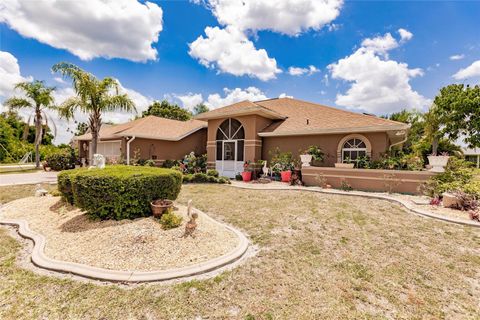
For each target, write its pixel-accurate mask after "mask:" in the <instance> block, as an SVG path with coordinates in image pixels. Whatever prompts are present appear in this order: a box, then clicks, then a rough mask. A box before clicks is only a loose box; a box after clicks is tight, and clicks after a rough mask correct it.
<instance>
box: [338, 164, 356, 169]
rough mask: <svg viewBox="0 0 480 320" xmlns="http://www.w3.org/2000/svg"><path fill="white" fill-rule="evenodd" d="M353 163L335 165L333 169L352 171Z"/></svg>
mask: <svg viewBox="0 0 480 320" xmlns="http://www.w3.org/2000/svg"><path fill="white" fill-rule="evenodd" d="M354 166H355V164H354V163H335V168H343V169H353V167H354Z"/></svg>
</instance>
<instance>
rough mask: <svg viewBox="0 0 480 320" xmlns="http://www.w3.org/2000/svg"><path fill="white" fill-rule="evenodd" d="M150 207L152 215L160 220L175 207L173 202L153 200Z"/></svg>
mask: <svg viewBox="0 0 480 320" xmlns="http://www.w3.org/2000/svg"><path fill="white" fill-rule="evenodd" d="M150 207H151V208H152V213H153V216H154V217H155V218H160V217H161V216H162V214H164V213H165V211H167V210H168V209H170V208H171V207H173V201H172V200H153V201H152V202H150Z"/></svg>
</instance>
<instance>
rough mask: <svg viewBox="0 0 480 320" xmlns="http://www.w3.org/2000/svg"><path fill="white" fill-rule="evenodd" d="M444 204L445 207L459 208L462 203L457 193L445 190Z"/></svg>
mask: <svg viewBox="0 0 480 320" xmlns="http://www.w3.org/2000/svg"><path fill="white" fill-rule="evenodd" d="M442 197H443V200H442V202H443V206H444V207H445V208H458V207H459V205H460V200H459V199H458V198H457V196H456V195H454V194H452V193H448V192H444V193H443V195H442Z"/></svg>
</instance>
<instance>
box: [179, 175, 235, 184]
mask: <svg viewBox="0 0 480 320" xmlns="http://www.w3.org/2000/svg"><path fill="white" fill-rule="evenodd" d="M183 183H223V184H230V179H229V178H227V177H218V178H217V177H214V176H209V175H207V174H205V173H194V174H185V175H184V176H183Z"/></svg>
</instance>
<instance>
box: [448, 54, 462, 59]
mask: <svg viewBox="0 0 480 320" xmlns="http://www.w3.org/2000/svg"><path fill="white" fill-rule="evenodd" d="M463 58H465V55H464V54H454V55H453V56H450V60H462V59H463Z"/></svg>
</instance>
